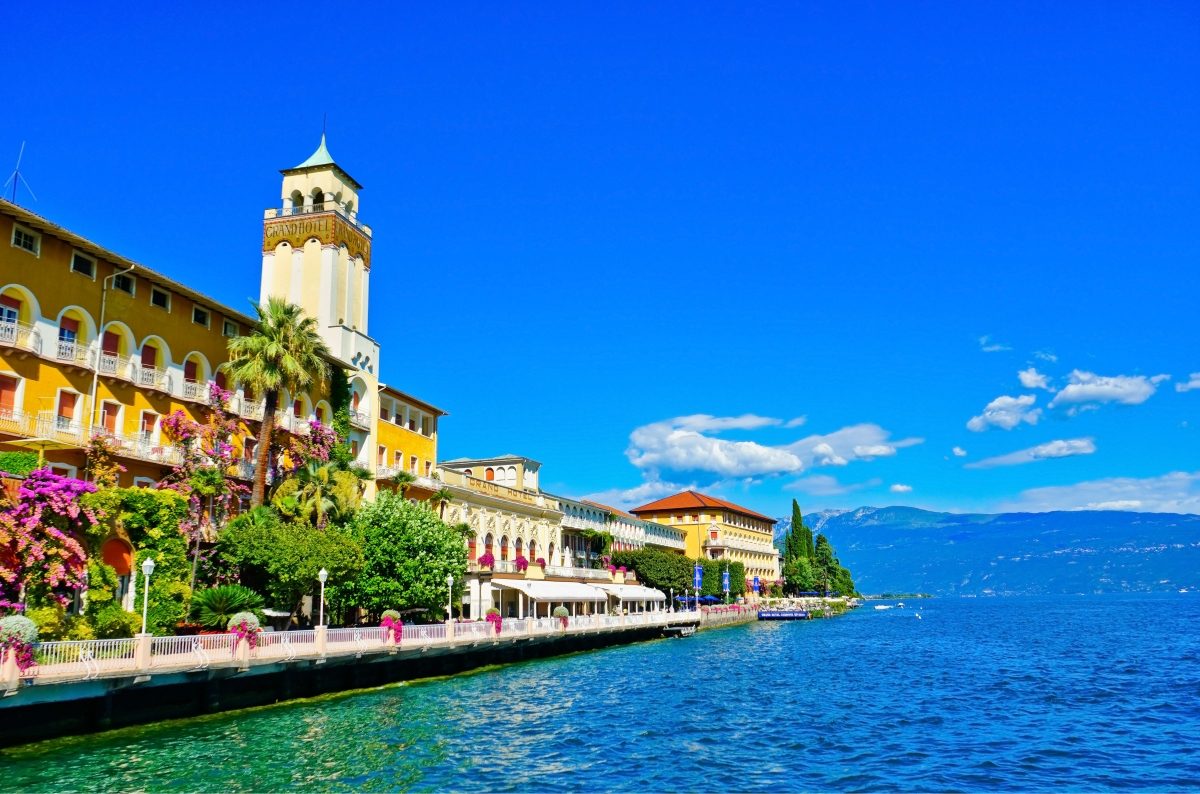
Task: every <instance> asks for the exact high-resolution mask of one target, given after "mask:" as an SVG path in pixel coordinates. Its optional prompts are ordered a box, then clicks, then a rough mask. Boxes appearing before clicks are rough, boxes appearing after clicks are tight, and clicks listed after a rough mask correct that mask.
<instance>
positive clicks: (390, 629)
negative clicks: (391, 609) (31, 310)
mask: <svg viewBox="0 0 1200 794" xmlns="http://www.w3.org/2000/svg"><path fill="white" fill-rule="evenodd" d="M379 626H380V628H382V629H383V632H384V636H385V637H386V636H387V635H388V634H391V635H392V639H393V640H394V641H396V642H400V640H401V639H402V638H403V637H404V621H402V620H401V619H400V618H396V617H392V616H391V615H384V616H383V620H381V621H379Z"/></svg>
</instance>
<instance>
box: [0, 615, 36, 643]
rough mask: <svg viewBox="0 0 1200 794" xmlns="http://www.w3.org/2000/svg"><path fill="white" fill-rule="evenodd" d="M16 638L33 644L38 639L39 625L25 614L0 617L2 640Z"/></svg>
mask: <svg viewBox="0 0 1200 794" xmlns="http://www.w3.org/2000/svg"><path fill="white" fill-rule="evenodd" d="M9 640H16V641H18V642H23V643H25V644H26V645H32V644H33V643H35V642H37V640H38V627H37V624H36V623H34V622H33V621H32V620H30V619H29V618H27V617H25V616H24V615H9V616H8V617H6V618H0V641H4V642H7V641H9Z"/></svg>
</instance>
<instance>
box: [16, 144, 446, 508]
mask: <svg viewBox="0 0 1200 794" xmlns="http://www.w3.org/2000/svg"><path fill="white" fill-rule="evenodd" d="M281 173H282V174H283V181H282V193H281V201H280V203H279V205H278V206H276V207H272V208H270V209H267V210H266V211H265V213H264V219H263V250H262V271H261V281H260V299H262V300H264V301H265V300H266V298H267V297H268V296H280V297H283V298H285V299H287V300H290V301H292V302H294V303H297V304H299V305H300V306H301V307H302V308H303V309H304V310H305V312H306V313H307V314H308V315H310V316H312V317H315V318H316V319H317V322H318V326H319V328H320V333H321V335H322V337H323V338H324V340H325V342H326V344H327V345H328V347H329V349H330V351H331V360H330V363H331V364H332V365H333V366H335V367H338V368H340V369H341V370H342V371H343V372H345V373H346V375H347V378H348V380H349V385H350V405H349V409H350V434H349V438H348V442H349V444H350V446H351V449H352V450H353V452H354V453H355V456H356V458H357V460H358V462H359V463H360V464H361V465H363V466H364V467H367V468H369V469H371V470H373V471H375V472H376V473H377V476H378V479H377V480H376V481H375V482H374V483H371V484H370V485H369V490H368V496H370V495H371V494H372V493H373V492H374V489H375V487H376V485H378V486H380V487H390V486H389V485H388V483H389V479H388V478H390V477H392V476H394V474H395V472H396V471H398V470H403V471H406V472H410V473H412V474H413V475H414V476H416V477H417V480H416V482H415V483H413V485H412V486H411V488H410V490H409V493H410V495H412V496H414V497H418V498H420V497H422V496H426V495H428V494H429V493H432V492H433V491H434V490H436V488H437V483H436V481H435V480H434V478H433V476H432V475H433V472H434V467H435V466H436V462H437V437H438V421H439V419H440V418H441V417H442V416H444V415H445V412H444V411H442V410H440V409H439V408H437V407H435V406H433V405H431V404H430V403H428V402H426V401H424V400H420V399H418V398H416V397H413V396H411V395H408V394H406V393H404V392H402V391H399V390H398V389H395V388H393V387H391V386H388V385H386V384H384V383H381V382H380V379H379V374H378V373H379V365H380V348H379V344H378V343H377V342H376V341H375V340H374V339H372V338H371V337H370V336H369V335H368V333H367V320H368V305H369V282H370V269H371V229H370V227H369V226H366V225H365V224H363V223H362V222H361V220H360V219H359V215H358V206H359V205H358V192H359V191H360V190H361V189H362V188H361V185H359V184H358V183H357V182H356V181H355V180H354V179H353V178H352V177H350V175H349V174H347V173H346V172H345V171H344V170H343V169H342V168H341V167H340V166H338V165H337V164H336V163H335V162H334V161H333V158H332V157H331V156H330V155H329V151H328V149H327V148H326V144H325V139H324V136H322V139H321V144H320V147H319V148H318V149H317V151H316V152H314V154H313V155H312V156H311V157H309V158H308V159H307V160H306V161H304V162H303V163H301V164H300V165H298V166H296V167H295V168H289V169H285V170H283V171H282V172H281ZM253 325H254V319H253V318H252V317H251V316H249V315H248V314H246V313H245V312H241V311H238V310H236V309H233V308H230V307H228V306H225V305H223V304H221V303H219V302H217V301H215V300H213V299H212V298H209V297H208V296H206V295H203V294H201V293H199V292H196V291H195V290H192V289H190V288H189V287H187V286H185V285H183V284H181V283H179V282H176V281H174V280H172V279H169V278H167V277H166V276H163V275H162V274H160V273H158V272H156V271H154V270H151V269H150V268H148V267H145V266H144V265H141V264H138V263H135V262H133V261H131V260H129V259H127V258H126V257H123V256H121V255H120V254H117V253H115V252H113V251H110V250H107V249H105V248H103V247H101V246H99V245H97V244H96V243H93V242H91V241H90V240H87V239H85V238H83V237H82V236H80V235H78V234H75V233H73V232H71V231H69V230H67V229H64V228H62V227H60V226H57V225H56V224H54V223H52V222H50V221H48V220H46V219H45V218H42V217H40V216H38V215H36V214H34V213H32V212H30V211H28V210H26V209H24V208H23V207H20V206H18V205H16V204H12V203H10V202H7V201H4V200H0V450H5V449H36V450H38V451H39V453H41V454H43V455H44V456H45V458H46V460H47V462H48V463H49V464H50V465H51V466H52V468H54V469H56V470H58V471H59V472H61V473H64V474H71V475H81V474H82V469H83V465H84V458H85V449H86V447H87V444H88V443H89V441H90V439H91V438H93V437H94V436H97V435H104V436H107V437H108V438H109V439H111V441H112V442H114V443H113V446H114V447H115V449H116V450H117V454H118V457H119V459H120V462H121V463H122V465H123V466H124V467H125V468H126V471H125V473H124V474H123V475H122V481H121V484H122V485H153V484H154V483H156V482H157V481H158V480H159V479H161V478H162V477H163V475H164V474H165V473H166V472H167V471H168V470H169V468H170V467H172V466H174V465H175V464H176V463H178V462H179V460H180V459H181V456H180V454H179V452H178V450H177V449H176V448H175V447H173V446H172V445H171V444H169V443H168V442H167V441H166V439H164V437H163V435H162V429H161V421H162V419H163V417H165V416H168V415H170V414H171V413H173V412H175V411H182V412H184V413H185V414H186V415H187V416H189V417H190V418H192V419H194V420H196V421H204V420H205V418H206V409H207V405H208V397H209V384H210V383H212V384H216V385H217V386H220V387H221V388H223V389H228V390H231V391H232V392H233V393H234V397H233V400H232V403H231V408H232V409H233V411H234V412H235V413H236V414H237V415H238V432H237V435H236V437H235V438H234V439H233V443H234V447H235V450H236V454H237V456H238V457H239V459H240V460H239V463H238V464H237V465H236V466H235V471H234V472H233V474H235V475H236V476H239V477H243V478H246V479H249V478H250V477H251V476H252V475H253V467H254V455H253V447H254V443H255V441H254V439H255V438H256V436H257V430H258V423H259V421H260V420H261V418H262V411H263V402H262V396H261V395H255V394H253V393H251V392H249V391H248V390H246V389H245V388H243V387H242V386H241V384H236V383H232V382H230V380H229V379H228V378H227V376H226V370H227V366H228V352H227V343H228V340H229V339H230V338H231V337H235V336H238V335H240V334H244V333H247V332H249V331H250V329H251V328H252V327H253ZM332 413H333V409H332V406H331V405H330V402H329V394H328V393H326V392H312V393H300V394H284V395H281V399H280V405H279V414H278V415H277V417H278V418H277V421H278V425H277V426H278V427H279V428H280V429H282V430H285V431H287V432H291V433H305V432H307V431H308V426H309V425H308V423H309V422H310V421H312V420H317V421H321V422H323V423H329V422H330V421H331V420H332Z"/></svg>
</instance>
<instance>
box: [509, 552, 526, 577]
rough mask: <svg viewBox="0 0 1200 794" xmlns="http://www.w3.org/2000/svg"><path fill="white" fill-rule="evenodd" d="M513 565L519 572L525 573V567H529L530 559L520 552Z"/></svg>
mask: <svg viewBox="0 0 1200 794" xmlns="http://www.w3.org/2000/svg"><path fill="white" fill-rule="evenodd" d="M513 565H514V566H515V567H516V569H517V573H524V572H525V569H527V568H528V567H529V560H527V559H525V558H524V557H523V556H521V555H520V554H518V555H517V558H516V559H515V560H513Z"/></svg>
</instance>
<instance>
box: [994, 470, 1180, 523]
mask: <svg viewBox="0 0 1200 794" xmlns="http://www.w3.org/2000/svg"><path fill="white" fill-rule="evenodd" d="M999 509H1001V510H1004V511H1007V512H1015V511H1033V512H1040V511H1046V510H1137V511H1139V512H1146V513H1200V471H1195V472H1184V471H1173V472H1170V473H1169V474H1163V475H1160V476H1158V477H1144V478H1135V477H1108V478H1106V479H1102V480H1090V481H1087V482H1080V483H1076V484H1074V485H1054V486H1049V487H1045V488H1031V489H1029V490H1027V491H1022V492H1021V495H1020V497H1019V498H1017V499H1016V500H1014V501H1012V502H1009V503H1006V504H1003V505H1000V506H999Z"/></svg>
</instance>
